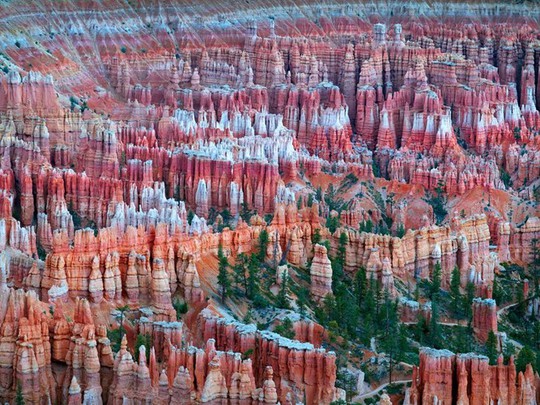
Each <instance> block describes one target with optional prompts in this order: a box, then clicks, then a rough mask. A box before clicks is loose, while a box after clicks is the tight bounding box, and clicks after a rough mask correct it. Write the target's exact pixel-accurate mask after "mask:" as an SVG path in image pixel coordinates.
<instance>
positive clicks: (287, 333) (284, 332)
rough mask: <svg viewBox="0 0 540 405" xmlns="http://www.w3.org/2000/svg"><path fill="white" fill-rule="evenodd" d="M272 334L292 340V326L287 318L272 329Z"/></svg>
mask: <svg viewBox="0 0 540 405" xmlns="http://www.w3.org/2000/svg"><path fill="white" fill-rule="evenodd" d="M274 332H276V333H277V334H279V335H281V336H283V337H286V338H289V339H293V338H294V325H293V323H292V321H291V320H290V319H289V318H285V319H283V321H281V323H280V324H279V325H277V326H276V327H275V328H274Z"/></svg>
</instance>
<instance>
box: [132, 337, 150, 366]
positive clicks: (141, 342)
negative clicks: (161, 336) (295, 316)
mask: <svg viewBox="0 0 540 405" xmlns="http://www.w3.org/2000/svg"><path fill="white" fill-rule="evenodd" d="M141 346H144V347H145V348H146V353H147V354H149V353H150V348H151V347H152V336H151V335H150V334H144V335H143V334H141V333H139V334H138V335H137V339H136V340H135V347H134V349H135V356H134V357H135V361H136V362H138V361H139V347H141Z"/></svg>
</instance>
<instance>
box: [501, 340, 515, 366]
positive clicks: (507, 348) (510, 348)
mask: <svg viewBox="0 0 540 405" xmlns="http://www.w3.org/2000/svg"><path fill="white" fill-rule="evenodd" d="M514 354H516V347H515V346H514V344H513V343H512V342H510V341H507V342H506V343H505V344H504V348H503V356H504V364H508V361H509V360H510V357H512V356H513V355H514Z"/></svg>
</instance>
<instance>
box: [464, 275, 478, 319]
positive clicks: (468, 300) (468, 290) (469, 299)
mask: <svg viewBox="0 0 540 405" xmlns="http://www.w3.org/2000/svg"><path fill="white" fill-rule="evenodd" d="M475 295H476V287H475V285H474V284H473V283H472V282H470V281H469V282H468V283H467V285H466V287H465V314H466V315H467V318H468V319H471V317H472V304H473V300H474V297H475Z"/></svg>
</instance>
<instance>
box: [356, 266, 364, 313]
mask: <svg viewBox="0 0 540 405" xmlns="http://www.w3.org/2000/svg"><path fill="white" fill-rule="evenodd" d="M366 293H367V274H366V269H365V268H364V267H360V269H358V271H357V272H356V274H355V276H354V295H355V297H356V303H357V305H358V307H361V306H362V302H363V300H364V297H365V295H366Z"/></svg>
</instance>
